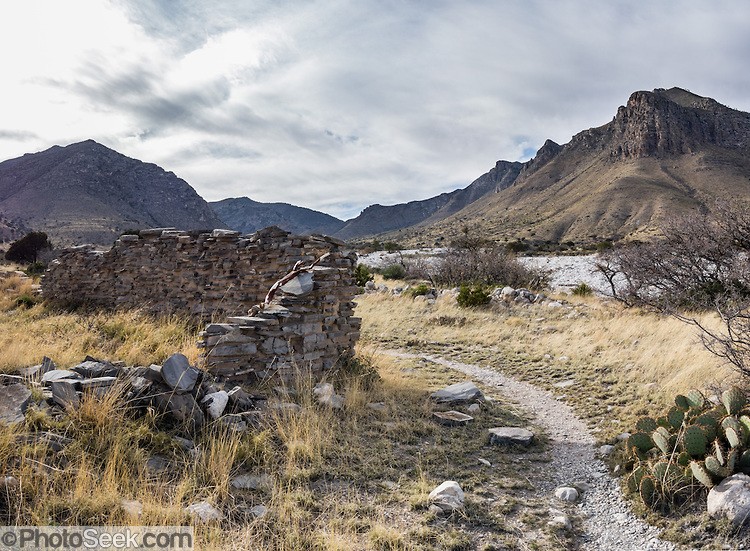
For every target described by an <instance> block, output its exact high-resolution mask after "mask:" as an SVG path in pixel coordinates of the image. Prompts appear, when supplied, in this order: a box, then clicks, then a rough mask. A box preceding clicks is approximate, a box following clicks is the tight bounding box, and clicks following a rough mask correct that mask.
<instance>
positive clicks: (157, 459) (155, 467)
mask: <svg viewBox="0 0 750 551" xmlns="http://www.w3.org/2000/svg"><path fill="white" fill-rule="evenodd" d="M170 465H171V463H170V462H169V459H168V458H166V457H164V456H163V455H152V456H151V457H149V458H148V460H146V470H147V471H148V472H149V473H152V474H157V473H163V472H166V471H168V470H169V467H170Z"/></svg>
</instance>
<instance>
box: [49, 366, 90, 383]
mask: <svg viewBox="0 0 750 551" xmlns="http://www.w3.org/2000/svg"><path fill="white" fill-rule="evenodd" d="M80 378H81V376H80V375H79V374H78V373H76V372H75V371H70V370H68V369H55V370H53V371H48V372H47V373H45V374H44V375H42V384H47V385H48V384H51V383H52V382H53V381H61V380H63V379H80Z"/></svg>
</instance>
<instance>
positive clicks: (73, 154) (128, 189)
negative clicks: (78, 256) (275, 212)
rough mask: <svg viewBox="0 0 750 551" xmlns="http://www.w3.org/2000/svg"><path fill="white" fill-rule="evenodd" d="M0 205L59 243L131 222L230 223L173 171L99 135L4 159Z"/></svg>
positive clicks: (95, 236)
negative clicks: (115, 146)
mask: <svg viewBox="0 0 750 551" xmlns="http://www.w3.org/2000/svg"><path fill="white" fill-rule="evenodd" d="M0 213H2V215H3V216H4V217H5V218H7V219H9V220H11V221H13V222H14V223H15V224H17V225H21V226H24V227H26V228H29V229H33V230H39V231H45V232H47V234H48V235H49V236H50V239H51V240H52V241H53V243H54V244H55V245H58V244H65V245H70V244H81V243H98V244H111V243H112V241H113V240H114V239H115V238H116V237H117V236H118V235H120V233H122V232H123V231H124V230H127V229H143V228H153V227H176V228H179V229H214V228H219V227H222V226H223V224H222V223H221V221H220V220H219V219H218V218H217V217H216V215H215V214H214V213H213V211H212V210H211V209H210V208H209V206H208V204H207V203H206V202H205V201H204V200H203V199H202V198H201V197H200V196H199V195H198V194H197V193H196V192H195V190H194V189H193V188H192V187H190V186H189V185H188V183H187V182H185V181H184V180H182V179H180V178H178V177H177V176H175V175H174V174H173V173H172V172H166V171H165V170H163V169H162V168H160V167H158V166H156V165H155V164H151V163H143V162H141V161H138V160H136V159H131V158H129V157H126V156H125V155H122V154H120V153H118V152H116V151H114V150H112V149H109V148H107V147H105V146H103V145H101V144H99V143H96V142H95V141H93V140H87V141H85V142H80V143H75V144H71V145H68V146H66V147H60V146H54V147H51V148H50V149H47V150H45V151H41V152H39V153H29V154H26V155H24V156H22V157H18V158H16V159H10V160H8V161H4V162H2V163H0Z"/></svg>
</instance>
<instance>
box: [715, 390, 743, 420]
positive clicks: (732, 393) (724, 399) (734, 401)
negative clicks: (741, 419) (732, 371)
mask: <svg viewBox="0 0 750 551" xmlns="http://www.w3.org/2000/svg"><path fill="white" fill-rule="evenodd" d="M721 403H722V404H724V408H725V409H726V410H727V415H736V414H737V413H739V411H740V410H741V409H742V408H743V407H744V405H745V404H746V403H747V398H746V396H745V393H744V392H743V391H742V390H741V389H740V388H738V387H736V386H733V387H732V388H730V389H729V390H725V391H724V392H723V393H722V394H721Z"/></svg>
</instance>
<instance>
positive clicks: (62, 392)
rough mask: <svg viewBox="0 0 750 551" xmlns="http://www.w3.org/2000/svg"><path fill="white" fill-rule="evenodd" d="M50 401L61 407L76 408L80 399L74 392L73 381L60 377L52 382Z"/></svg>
mask: <svg viewBox="0 0 750 551" xmlns="http://www.w3.org/2000/svg"><path fill="white" fill-rule="evenodd" d="M52 401H53V402H55V403H56V404H57V405H58V406H60V407H62V408H63V409H77V408H78V406H79V405H80V399H79V398H78V393H77V392H76V387H75V381H71V380H69V379H60V380H57V381H54V382H53V383H52Z"/></svg>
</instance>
